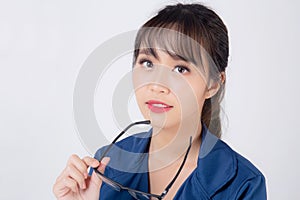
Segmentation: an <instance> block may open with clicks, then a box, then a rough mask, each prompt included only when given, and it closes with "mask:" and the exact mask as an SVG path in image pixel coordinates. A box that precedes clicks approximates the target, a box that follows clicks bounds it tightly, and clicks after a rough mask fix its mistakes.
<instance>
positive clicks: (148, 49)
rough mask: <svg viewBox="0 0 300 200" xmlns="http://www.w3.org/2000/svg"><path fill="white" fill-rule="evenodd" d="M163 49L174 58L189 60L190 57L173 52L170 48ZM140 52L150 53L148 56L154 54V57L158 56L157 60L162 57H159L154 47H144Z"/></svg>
mask: <svg viewBox="0 0 300 200" xmlns="http://www.w3.org/2000/svg"><path fill="white" fill-rule="evenodd" d="M162 51H164V52H166V53H167V54H168V55H169V56H171V57H172V58H173V59H174V60H182V61H184V62H189V61H188V59H186V58H184V57H183V56H180V55H177V54H175V53H171V52H170V51H168V50H162ZM139 54H145V55H148V56H153V57H154V58H156V59H157V60H159V61H160V58H159V56H158V54H157V53H156V50H155V49H154V48H143V49H140V50H139Z"/></svg>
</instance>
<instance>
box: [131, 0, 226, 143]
mask: <svg viewBox="0 0 300 200" xmlns="http://www.w3.org/2000/svg"><path fill="white" fill-rule="evenodd" d="M153 28H155V29H153ZM165 30H174V31H176V32H178V33H180V34H176V36H174V35H173V36H172V34H171V35H170V33H167V32H166V31H165ZM186 37H188V38H191V39H188V40H187V39H186ZM191 40H193V41H196V43H197V44H195V43H193V42H192V41H191ZM142 46H146V47H147V49H148V50H149V52H150V53H151V54H152V55H154V56H156V52H155V48H151V47H157V46H159V48H163V49H165V50H166V51H167V52H170V54H171V52H175V53H176V55H178V56H179V57H181V58H182V59H184V60H187V61H190V62H193V63H195V64H196V66H203V60H204V59H205V60H206V61H208V69H209V75H210V78H211V79H213V80H214V81H220V73H221V72H225V68H226V67H227V63H228V56H229V48H228V32H227V28H226V26H225V25H224V23H223V21H222V20H221V18H220V17H219V16H218V15H217V14H216V13H215V12H214V11H212V10H211V9H209V8H207V7H205V6H203V5H201V4H181V3H179V4H176V5H169V6H166V7H165V8H164V9H162V10H160V11H159V12H158V14H157V15H156V16H154V17H153V18H151V19H150V20H149V21H147V22H146V23H145V24H144V25H143V26H142V27H141V29H140V30H139V31H138V34H137V37H136V41H135V50H134V58H133V63H135V62H136V59H137V56H138V54H139V49H141V47H142ZM172 54H174V53H172ZM204 69H205V68H204V67H202V70H204ZM224 90H225V82H224V83H220V89H219V90H218V92H217V93H216V94H215V95H214V96H213V97H211V98H209V99H206V100H205V102H204V105H203V109H202V114H201V120H202V122H203V123H204V124H205V125H206V126H207V127H208V129H209V130H210V131H211V132H212V133H213V134H215V135H216V136H217V137H221V132H222V131H221V120H220V103H221V101H222V99H223V96H224Z"/></svg>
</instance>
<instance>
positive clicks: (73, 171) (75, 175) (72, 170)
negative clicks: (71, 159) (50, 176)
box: [66, 165, 86, 189]
mask: <svg viewBox="0 0 300 200" xmlns="http://www.w3.org/2000/svg"><path fill="white" fill-rule="evenodd" d="M66 174H67V175H68V176H69V177H71V178H72V179H74V180H75V181H76V182H77V183H78V185H79V186H80V188H81V189H85V188H86V184H85V175H84V174H83V173H82V172H81V171H79V170H78V169H77V168H76V167H75V166H74V165H68V166H67V168H66Z"/></svg>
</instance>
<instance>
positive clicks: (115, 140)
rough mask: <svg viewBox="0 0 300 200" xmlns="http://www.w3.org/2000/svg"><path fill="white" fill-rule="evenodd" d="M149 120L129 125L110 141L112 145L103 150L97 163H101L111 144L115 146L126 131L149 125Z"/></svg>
mask: <svg viewBox="0 0 300 200" xmlns="http://www.w3.org/2000/svg"><path fill="white" fill-rule="evenodd" d="M150 123H151V122H150V120H145V121H139V122H134V123H132V124H129V125H128V126H127V127H126V128H125V129H124V130H123V131H122V132H121V133H119V135H118V136H117V137H116V138H115V139H114V140H113V141H112V143H111V144H110V145H109V146H108V147H107V148H106V149H105V151H104V153H103V154H102V156H101V157H100V159H99V161H101V160H102V159H103V158H104V157H105V155H106V154H107V152H109V150H110V149H111V148H112V146H113V144H115V143H116V142H117V141H118V139H119V138H120V137H121V136H122V135H123V134H124V133H125V132H126V131H127V130H128V129H130V128H131V127H132V126H135V125H138V124H150Z"/></svg>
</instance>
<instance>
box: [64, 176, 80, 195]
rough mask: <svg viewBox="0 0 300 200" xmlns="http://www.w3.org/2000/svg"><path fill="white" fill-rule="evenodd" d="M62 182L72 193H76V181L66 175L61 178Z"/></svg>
mask: <svg viewBox="0 0 300 200" xmlns="http://www.w3.org/2000/svg"><path fill="white" fill-rule="evenodd" d="M63 184H64V185H65V186H66V187H67V188H69V189H71V190H72V192H74V193H78V191H79V190H78V185H77V182H76V181H75V180H74V179H72V178H71V177H66V178H64V179H63Z"/></svg>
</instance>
